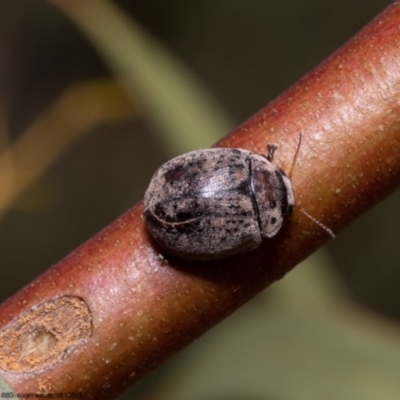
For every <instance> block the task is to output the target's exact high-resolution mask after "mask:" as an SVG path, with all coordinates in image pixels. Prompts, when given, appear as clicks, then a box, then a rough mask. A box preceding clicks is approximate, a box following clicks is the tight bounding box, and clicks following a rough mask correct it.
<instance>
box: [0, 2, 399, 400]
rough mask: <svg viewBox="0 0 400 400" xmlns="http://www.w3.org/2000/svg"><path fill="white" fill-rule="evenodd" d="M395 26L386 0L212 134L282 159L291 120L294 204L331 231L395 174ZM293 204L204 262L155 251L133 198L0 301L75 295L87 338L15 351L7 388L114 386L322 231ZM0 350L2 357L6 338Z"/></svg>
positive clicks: (264, 281)
mask: <svg viewBox="0 0 400 400" xmlns="http://www.w3.org/2000/svg"><path fill="white" fill-rule="evenodd" d="M399 26H400V3H399V2H397V1H396V2H395V3H393V5H392V6H391V7H389V8H388V9H387V10H386V11H385V12H384V13H383V14H381V15H380V16H379V17H378V18H377V19H375V20H374V21H373V22H372V23H371V24H370V25H369V26H367V27H366V28H365V29H364V30H363V31H362V32H360V33H359V34H358V35H357V36H356V37H355V38H353V39H352V40H351V41H350V42H349V43H347V44H346V45H345V46H343V47H342V48H341V49H340V50H339V51H338V52H336V53H335V54H334V55H333V56H331V57H330V58H329V59H327V60H326V61H325V62H324V63H323V64H322V65H321V66H319V67H318V68H317V69H316V70H314V71H313V72H311V73H310V74H309V75H307V76H306V77H305V78H303V79H302V80H301V81H299V82H298V83H297V84H296V85H294V86H293V87H292V88H290V89H289V90H288V91H287V92H285V93H284V94H283V95H282V96H280V97H279V98H278V99H277V100H275V101H274V102H272V103H271V104H269V105H268V106H267V107H265V108H264V109H263V110H261V111H260V112H259V113H257V114H256V115H255V116H253V117H252V118H251V119H249V120H248V121H246V122H245V123H244V124H243V125H242V126H240V127H239V128H238V129H237V130H235V131H234V132H232V133H231V134H230V135H229V136H227V137H226V138H224V139H223V140H221V141H220V142H219V143H218V145H219V146H230V147H242V148H245V149H250V150H252V151H256V152H261V153H265V152H266V151H267V144H268V143H276V144H278V146H279V147H278V150H277V152H276V157H275V162H276V163H277V164H278V166H281V167H282V168H283V169H288V168H289V167H290V164H291V161H292V158H293V155H294V152H295V149H296V144H297V141H298V136H299V133H300V132H302V134H303V143H302V146H301V149H300V153H299V156H298V159H297V162H296V166H295V168H294V171H293V177H292V182H293V187H294V191H295V195H296V199H297V203H298V205H299V206H300V207H303V208H304V209H305V210H306V211H307V212H309V213H310V214H312V215H314V216H315V217H316V218H318V219H319V220H320V221H322V222H323V223H324V224H326V225H327V226H328V227H330V228H331V229H332V230H333V231H334V232H335V233H338V232H339V231H340V230H341V229H343V227H345V226H346V225H348V224H349V223H350V222H351V221H353V220H354V219H355V218H357V217H358V216H360V215H361V214H362V213H363V212H365V211H366V210H368V209H369V208H370V207H372V206H373V205H374V204H376V203H377V202H379V201H380V200H382V199H383V198H385V197H386V196H387V195H388V194H389V193H391V192H392V191H393V190H395V189H396V188H397V186H398V184H399V182H400V154H399V151H400V102H399V99H400V28H399ZM299 206H298V207H297V209H295V211H294V213H293V215H292V216H291V217H290V218H289V219H288V220H287V221H286V223H285V225H284V228H283V229H282V231H281V232H280V233H279V234H278V235H277V236H276V237H275V238H273V239H272V240H269V241H266V242H265V243H264V244H263V245H262V246H261V248H260V249H258V250H256V251H254V252H252V253H249V254H246V255H240V256H237V257H232V258H229V259H225V260H221V261H218V262H212V263H207V264H200V263H199V264H195V263H189V262H182V261H177V260H173V259H170V260H168V261H165V260H163V258H162V257H160V253H159V249H158V248H157V247H156V246H155V245H154V244H153V243H152V241H151V240H150V239H149V236H148V235H147V232H146V230H145V227H144V224H143V219H142V211H143V209H142V205H141V204H139V205H137V206H135V207H134V208H132V209H131V210H129V211H128V212H127V213H126V214H124V215H123V216H122V217H120V218H119V219H118V220H116V221H115V222H114V223H113V224H111V225H110V226H108V227H107V228H106V229H105V230H103V231H102V232H100V233H99V234H98V235H97V236H95V237H94V238H92V239H91V240H90V241H88V242H87V243H85V244H83V245H82V246H81V247H80V248H78V249H77V250H76V251H74V252H73V253H71V254H70V255H69V256H68V257H66V258H65V259H64V260H62V261H61V262H59V263H58V264H57V265H55V266H54V267H52V268H51V269H50V270H48V271H47V272H46V273H44V274H43V275H42V276H40V277H39V278H37V279H36V280H35V281H34V282H33V283H32V284H30V285H28V286H27V287H25V288H24V289H22V290H21V291H20V292H18V293H17V294H16V295H15V296H13V297H12V298H10V299H9V300H8V301H7V302H5V303H4V304H3V305H2V306H1V308H0V326H1V327H2V328H3V329H4V328H5V329H13V328H12V327H13V326H17V325H18V323H17V322H15V321H17V319H18V318H21V314H22V313H24V312H27V311H28V310H30V309H32V308H33V307H38V306H39V305H40V304H41V303H43V302H48V301H54V299H57V298H58V297H60V296H70V298H77V299H81V300H82V301H83V302H84V303H85V304H86V305H87V307H88V309H89V312H90V317H91V321H92V333H91V337H90V338H89V339H83V340H81V341H80V342H79V343H77V344H73V343H71V346H69V347H68V349H67V350H66V351H65V354H64V355H63V357H62V359H61V360H60V361H56V362H54V363H50V364H44V365H43V367H44V369H42V370H39V371H35V372H33V373H26V372H29V371H27V370H25V369H24V368H26V367H24V366H23V365H24V364H23V363H21V362H19V364H18V365H20V367H19V368H20V369H19V370H18V371H16V370H15V368H14V369H13V370H12V371H5V372H4V374H3V375H4V377H5V379H6V380H7V382H8V383H9V384H10V385H11V386H12V387H13V388H14V389H15V390H16V391H17V392H20V393H21V392H33V393H37V392H42V391H45V392H67V391H68V392H78V391H81V392H83V393H85V394H87V395H88V396H91V397H93V398H96V399H104V398H110V397H113V396H115V395H116V394H117V393H118V391H121V390H123V389H124V388H125V387H126V386H128V385H130V384H132V383H133V382H134V381H135V380H137V379H139V378H141V377H142V376H143V375H145V374H146V373H148V372H149V371H151V370H152V369H154V368H155V367H157V365H159V364H160V363H162V362H163V361H164V360H165V359H166V358H168V357H170V356H171V355H172V354H173V353H174V352H176V351H178V350H179V349H181V348H183V347H184V346H186V345H187V344H188V343H190V342H191V341H192V340H194V339H195V338H196V337H198V336H199V335H200V334H202V333H203V332H204V331H206V330H207V329H209V328H211V327H212V326H213V325H215V324H216V323H218V322H219V321H220V320H221V319H223V318H224V317H225V316H227V315H228V314H230V313H231V312H232V311H233V310H235V309H236V308H237V307H239V306H240V305H242V304H243V303H245V302H246V301H247V300H249V299H250V298H251V297H252V296H254V295H255V294H256V293H257V292H259V291H260V290H262V289H264V288H265V287H267V286H268V285H270V284H271V283H272V282H274V281H275V280H277V279H280V278H281V277H283V276H284V275H285V273H286V272H288V271H289V270H290V269H291V268H293V267H294V266H295V265H296V264H297V263H299V262H300V261H301V260H303V259H304V258H305V257H307V256H308V255H309V254H311V253H312V252H313V251H315V250H316V249H317V248H318V247H319V246H320V245H321V244H323V243H324V242H325V241H326V240H328V239H329V235H328V234H327V233H326V232H325V231H324V230H322V229H321V228H320V227H319V226H318V225H316V224H314V223H313V222H312V221H310V220H309V219H308V218H307V217H305V216H304V215H303V214H302V213H301V212H299ZM40 307H44V306H43V305H41V306H40ZM53 312H54V310H53ZM53 317H54V315H53ZM66 318H67V316H66ZM8 324H11V325H8ZM12 324H14V325H12ZM7 325H8V327H7ZM6 327H7V328H6ZM28 328H29V327H25V329H26V330H28V331H29V329H28ZM43 329H45V328H43ZM43 329H42V331H41V334H40V332H39V331H37V330H35V327H34V326H33V325H32V327H31V330H30V335H26V336H25V337H24V338H22V339H20V342H19V343H20V345H21V346H22V347H23V345H25V346H47V344H46V343H44V342H43V338H46V337H47V336H46V335H45V334H43ZM45 332H46V331H45ZM9 333H10V332H8V334H9ZM17 334H18V332H15V335H17ZM21 341H22V342H23V343H22V342H21ZM24 341H25V342H24ZM25 348H26V347H25ZM42 348H43V347H42ZM45 348H46V347H45ZM47 348H48V351H61V350H59V349H60V347H57V346H50V345H49V346H48V347H47ZM14 350H15V349H14ZM0 351H1V352H2V353H3V354H0V360H3V359H4V357H5V353H6V352H7V351H8V350H7V349H6V348H5V347H4V346H3V347H2V348H1V350H0ZM14 354H16V353H14ZM21 354H24V353H23V352H22V351H21ZM22 356H23V355H22ZM59 358H60V357H58V358H57V357H55V358H54V359H57V360H59ZM2 365H4V364H2ZM13 365H16V364H13ZM36 367H37V364H36ZM36 367H35V368H36Z"/></svg>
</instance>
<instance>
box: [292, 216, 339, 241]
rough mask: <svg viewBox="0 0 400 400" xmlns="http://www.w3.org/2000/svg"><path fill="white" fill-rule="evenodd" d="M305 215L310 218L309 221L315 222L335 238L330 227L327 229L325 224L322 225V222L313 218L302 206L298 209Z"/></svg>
mask: <svg viewBox="0 0 400 400" xmlns="http://www.w3.org/2000/svg"><path fill="white" fill-rule="evenodd" d="M299 210H300V211H301V212H302V213H303V214H304V215H305V216H307V217H308V218H310V219H311V221H313V222H315V223H316V224H317V225H319V226H320V227H321V228H322V229H323V230H325V231H326V232H328V233H329V234H330V235H331V236H332V237H333V239H335V237H336V236H335V234H334V233H333V231H332V230H331V229H329V228H328V227H327V226H326V225H324V224H323V223H322V222H320V221H318V220H317V219H316V218H314V217H313V216H312V215H310V214H309V213H308V212H306V211H304V210H303V209H302V208H300V209H299Z"/></svg>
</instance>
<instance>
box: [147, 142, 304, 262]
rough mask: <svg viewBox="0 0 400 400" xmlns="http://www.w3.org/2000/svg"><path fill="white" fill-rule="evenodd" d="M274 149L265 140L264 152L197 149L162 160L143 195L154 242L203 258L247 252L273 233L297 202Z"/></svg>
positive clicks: (171, 251)
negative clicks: (266, 153) (279, 166)
mask: <svg viewBox="0 0 400 400" xmlns="http://www.w3.org/2000/svg"><path fill="white" fill-rule="evenodd" d="M299 145H300V142H299ZM276 148H277V146H275V145H268V155H267V156H264V155H262V154H258V153H253V152H250V151H247V150H244V149H236V148H212V149H206V150H197V151H192V152H190V153H186V154H183V155H181V156H179V157H176V158H174V159H172V160H170V161H168V162H166V163H165V164H163V165H162V166H161V167H160V168H159V169H158V170H157V171H156V172H155V174H154V176H153V178H152V179H151V182H150V184H149V187H148V189H147V191H146V193H145V196H144V209H145V211H144V218H145V222H146V226H147V229H148V232H149V233H150V235H151V236H152V238H153V239H154V240H155V242H156V243H157V244H158V245H159V246H160V247H161V248H162V249H164V250H165V251H166V252H167V253H169V254H172V255H175V256H178V257H180V258H183V259H189V260H198V261H206V260H213V259H219V258H223V257H227V256H230V255H233V254H237V253H244V252H248V251H251V250H253V249H255V248H257V247H258V246H260V244H261V243H262V241H263V239H264V238H271V237H273V236H275V235H276V234H277V233H278V231H279V230H280V228H281V226H282V223H283V220H284V218H285V217H286V216H288V215H289V214H291V212H292V210H293V207H294V205H295V198H294V193H293V189H292V185H291V182H290V179H289V177H288V176H287V175H286V174H285V172H284V171H282V170H280V169H277V168H276V167H275V166H274V165H273V164H272V159H273V155H274V152H275V150H276ZM296 154H297V152H296ZM295 158H296V156H295Z"/></svg>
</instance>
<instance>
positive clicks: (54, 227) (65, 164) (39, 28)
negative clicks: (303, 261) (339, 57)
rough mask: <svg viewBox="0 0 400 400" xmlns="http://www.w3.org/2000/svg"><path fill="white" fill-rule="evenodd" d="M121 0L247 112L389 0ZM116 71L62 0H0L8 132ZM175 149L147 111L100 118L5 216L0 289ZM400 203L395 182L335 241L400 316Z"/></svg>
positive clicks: (1, 85)
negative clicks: (108, 120) (51, 0)
mask: <svg viewBox="0 0 400 400" xmlns="http://www.w3.org/2000/svg"><path fill="white" fill-rule="evenodd" d="M115 3H117V4H119V5H120V6H121V7H122V8H123V9H124V10H125V11H126V12H127V13H128V14H130V15H131V16H132V17H134V18H135V19H136V20H137V21H139V22H140V23H141V24H142V26H144V27H145V28H146V29H147V30H148V31H149V32H150V33H152V34H153V35H154V36H156V37H157V38H158V39H159V40H160V41H161V42H162V43H163V44H164V45H165V46H167V47H168V48H169V49H170V50H171V51H172V52H173V53H174V54H175V55H176V56H177V57H178V58H180V59H181V60H182V62H184V63H185V64H186V65H187V66H188V67H189V68H190V69H191V70H192V71H193V72H194V73H195V74H196V75H197V76H198V77H199V79H200V80H201V81H202V82H203V83H204V85H205V86H206V87H208V89H209V90H211V91H212V93H213V94H214V96H215V97H216V99H217V100H218V101H219V102H220V103H221V104H222V105H223V106H224V107H225V109H226V110H227V111H228V113H229V114H230V116H231V117H232V119H233V120H234V121H235V123H237V124H239V123H240V122H242V121H243V120H245V119H247V118H248V117H249V116H251V115H252V114H253V113H255V112H256V111H257V110H258V109H260V108H261V107H262V106H264V105H265V104H266V103H267V102H269V101H270V100H272V99H273V98H274V97H276V96H277V95H278V94H279V93H280V92H282V91H283V90H285V89H286V88H287V87H288V86H290V85H291V84H293V83H294V82H295V81H296V80H297V79H299V78H300V77H301V76H302V75H303V74H305V73H306V72H308V71H309V70H310V69H311V68H313V67H314V66H316V65H317V64H318V63H319V62H321V61H322V60H323V59H324V57H326V56H328V55H329V54H330V53H332V52H333V51H334V50H335V49H336V48H338V47H339V46H340V45H341V44H343V43H344V42H345V41H346V40H347V39H349V38H350V37H351V36H352V35H353V34H355V33H356V32H357V31H358V30H359V29H361V28H362V27H363V26H364V25H365V24H366V23H367V22H369V21H370V20H371V19H372V18H373V17H374V16H375V15H376V14H377V13H378V12H380V11H381V10H383V9H384V7H386V6H387V5H388V4H389V3H390V1H388V0H385V1H383V0H374V1H371V2H365V1H362V0H345V1H344V0H342V1H338V0H335V1H332V0H331V1H320V0H303V1H299V0H279V1H278V0H275V1H273V0H264V1H261V0H246V1H243V0H242V1H232V0H198V1H196V2H190V1H183V0H180V1H179V0H170V1H167V2H166V1H159V0H150V1H127V0H126V1H116V2H115ZM108 75H110V73H109V71H108V69H107V67H106V66H105V64H104V63H103V62H102V60H101V58H100V57H99V56H98V55H97V54H96V52H95V50H94V49H93V48H92V46H91V44H90V42H89V41H88V40H87V39H86V38H85V36H84V35H83V34H82V33H80V32H79V31H78V30H77V28H76V27H75V26H74V25H73V24H72V23H71V22H70V21H69V20H68V19H67V18H66V17H65V16H64V15H62V14H60V12H59V11H58V10H56V9H54V8H53V7H52V6H50V5H49V4H47V3H45V2H44V1H39V0H29V1H28V0H0V100H1V102H2V103H3V107H4V108H5V112H6V119H7V125H8V132H9V135H10V141H13V140H15V139H16V138H18V137H19V136H20V135H21V134H22V133H23V132H24V130H26V129H27V127H29V126H30V124H31V123H32V122H33V121H34V120H35V118H37V117H38V116H39V115H40V114H41V113H42V112H43V111H44V110H45V109H46V107H48V106H49V105H50V104H51V103H52V102H53V101H54V100H55V98H56V97H57V96H58V95H60V93H62V91H63V90H65V89H66V88H67V87H68V86H70V85H71V84H73V83H76V82H79V81H85V80H87V79H90V78H94V77H101V76H108ZM55 134H56V132H55ZM167 158H168V155H167V154H165V153H164V152H163V150H162V148H161V145H159V144H158V143H157V142H156V139H155V138H154V137H153V135H152V134H151V127H150V126H149V124H148V123H147V121H146V119H145V118H144V117H143V118H132V119H131V120H130V121H124V122H121V123H118V124H114V125H106V126H100V127H98V128H96V129H93V132H91V133H90V134H89V135H85V136H84V137H83V138H82V139H81V140H80V141H79V142H78V143H76V144H75V145H73V146H72V147H70V148H69V149H68V150H67V151H66V152H65V153H64V154H63V155H62V156H61V157H60V158H59V159H58V160H57V162H56V163H55V164H54V165H53V166H52V167H51V168H50V169H49V170H48V171H46V173H45V174H44V175H43V176H42V177H41V178H40V179H39V181H37V182H36V183H35V184H34V185H33V186H31V187H30V188H28V189H27V190H26V191H25V192H24V193H23V195H21V196H20V197H19V198H18V200H17V201H16V202H15V204H13V206H12V207H11V208H10V209H9V211H8V212H7V213H6V214H5V216H3V218H2V219H1V220H0V256H1V257H0V262H1V279H0V297H1V298H0V300H4V299H6V298H7V297H9V296H10V295H11V294H13V293H14V292H15V291H17V290H18V289H19V288H21V287H22V286H23V285H25V284H27V283H29V282H30V281H31V280H32V279H33V278H34V277H36V276H37V275H38V274H40V273H41V272H43V271H44V270H45V269H47V268H48V267H49V266H51V265H52V264H53V263H55V262H56V261H58V260H60V259H61V258H62V257H63V256H65V255H66V254H67V253H68V252H70V251H71V250H73V249H74V248H75V247H76V246H78V245H79V244H81V243H82V242H83V241H84V240H86V239H88V238H89V237H90V236H91V235H93V234H94V233H96V232H97V231H98V230H100V229H101V228H102V227H104V226H105V225H107V224H108V223H110V222H111V221H112V220H113V219H115V218H116V217H117V216H118V215H120V214H121V213H122V212H123V211H125V210H126V209H127V208H129V207H130V206H131V205H133V204H134V203H135V202H137V201H138V200H139V199H141V198H142V196H143V193H144V190H145V188H146V185H147V182H148V180H149V179H150V177H151V175H152V173H153V172H154V170H155V169H156V168H157V166H159V165H160V164H161V163H162V162H163V161H165V160H166V159H167ZM0 190H1V182H0ZM398 204H399V194H394V195H393V196H391V197H390V198H389V199H387V201H385V202H384V203H382V204H381V205H379V206H378V207H376V208H375V209H374V210H372V211H371V212H370V213H368V214H367V215H365V216H364V217H363V218H361V219H360V220H359V221H357V222H356V223H355V224H353V225H352V226H351V227H349V228H348V229H347V230H346V231H344V232H343V233H341V234H340V235H339V236H338V238H337V239H335V240H334V241H331V242H330V244H329V245H328V246H327V249H328V251H329V254H330V256H331V257H332V259H333V260H334V264H335V266H336V268H337V272H338V273H339V274H340V276H341V277H342V278H343V281H344V282H345V285H346V286H347V287H348V289H349V291H350V293H351V294H352V296H353V298H354V299H355V300H356V301H357V302H359V303H361V304H364V305H365V306H366V307H369V308H371V309H372V310H374V311H376V312H379V313H382V314H384V315H386V316H389V317H392V318H394V319H398V318H400V296H399V295H398V292H399V287H400V268H399V265H400V252H399V251H398V242H399V240H398V236H397V235H398V234H399V233H398V226H399V222H400V214H399V211H398V207H396V206H397V205H398Z"/></svg>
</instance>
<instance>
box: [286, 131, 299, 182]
mask: <svg viewBox="0 0 400 400" xmlns="http://www.w3.org/2000/svg"><path fill="white" fill-rule="evenodd" d="M302 136H303V135H302V134H301V132H300V133H299V141H298V143H297V148H296V152H295V153H294V157H293V161H292V165H291V166H290V169H289V172H288V173H287V176H288V178H289V179H291V178H292V173H293V168H294V165H295V164H296V161H297V156H298V155H299V150H300V145H301V138H302Z"/></svg>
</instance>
